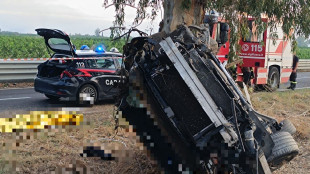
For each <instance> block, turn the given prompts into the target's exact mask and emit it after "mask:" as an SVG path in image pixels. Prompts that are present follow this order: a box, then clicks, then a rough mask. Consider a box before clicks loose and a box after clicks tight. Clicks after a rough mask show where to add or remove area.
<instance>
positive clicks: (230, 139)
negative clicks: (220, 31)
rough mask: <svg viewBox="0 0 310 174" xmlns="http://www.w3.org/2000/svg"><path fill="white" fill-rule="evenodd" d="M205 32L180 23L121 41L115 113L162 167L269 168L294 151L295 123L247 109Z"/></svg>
mask: <svg viewBox="0 0 310 174" xmlns="http://www.w3.org/2000/svg"><path fill="white" fill-rule="evenodd" d="M208 33H209V31H208V29H207V27H205V26H203V25H202V26H189V27H187V26H184V25H181V26H179V27H178V29H176V30H175V31H173V32H172V33H170V34H165V33H163V32H162V33H157V34H155V35H152V36H150V37H136V38H133V39H132V40H131V42H130V43H128V44H126V45H125V46H124V54H125V60H124V62H123V63H124V68H123V69H122V70H121V71H119V74H120V76H122V81H121V83H120V86H119V88H120V94H119V97H118V103H117V106H118V108H119V110H120V111H121V112H120V113H121V114H119V116H118V117H123V118H125V119H126V120H127V121H128V122H129V124H131V125H133V126H134V130H135V131H136V134H137V136H138V137H139V138H140V141H141V142H143V144H144V146H145V147H146V148H147V150H148V151H149V152H150V154H151V156H152V159H154V160H156V161H157V163H158V164H159V166H160V167H161V169H162V170H163V171H165V172H167V173H179V172H185V171H187V172H195V173H247V174H250V173H253V174H254V173H260V174H262V173H271V171H272V170H274V169H275V168H277V167H279V166H281V165H282V164H283V163H284V162H285V161H289V160H291V159H293V158H294V157H295V156H296V155H297V154H298V146H297V143H296V142H295V140H294V139H293V137H292V134H293V133H295V131H296V129H295V127H294V126H293V125H292V124H291V123H290V122H289V121H288V120H284V121H282V122H281V123H278V122H277V121H276V120H275V119H273V118H271V117H268V116H265V115H262V114H260V113H257V112H256V111H255V110H254V109H253V107H252V106H251V104H250V103H249V102H248V101H247V100H246V98H245V97H244V96H243V94H242V92H241V90H240V89H239V88H238V87H237V86H236V84H235V82H234V80H233V79H232V78H231V76H230V75H229V73H228V72H227V71H226V69H225V68H224V66H223V65H222V64H221V63H220V61H219V60H218V59H217V58H216V57H215V56H214V55H213V54H212V52H211V50H210V45H209V44H210V40H209V37H208Z"/></svg>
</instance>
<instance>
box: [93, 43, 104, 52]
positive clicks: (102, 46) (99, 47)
mask: <svg viewBox="0 0 310 174" xmlns="http://www.w3.org/2000/svg"><path fill="white" fill-rule="evenodd" d="M95 52H97V53H104V52H105V46H104V45H101V44H100V45H97V46H96V49H95Z"/></svg>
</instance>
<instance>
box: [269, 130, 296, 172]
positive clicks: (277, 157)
mask: <svg viewBox="0 0 310 174" xmlns="http://www.w3.org/2000/svg"><path fill="white" fill-rule="evenodd" d="M271 138H272V140H273V142H274V144H275V145H274V147H273V148H272V154H271V155H270V156H269V157H268V162H269V163H270V165H271V166H272V167H280V166H282V164H283V163H284V162H285V161H290V160H291V159H293V158H294V157H295V156H296V155H298V152H299V149H298V145H297V143H296V141H295V140H294V139H293V137H292V135H291V134H290V133H288V132H282V131H280V132H277V133H274V134H272V135H271Z"/></svg>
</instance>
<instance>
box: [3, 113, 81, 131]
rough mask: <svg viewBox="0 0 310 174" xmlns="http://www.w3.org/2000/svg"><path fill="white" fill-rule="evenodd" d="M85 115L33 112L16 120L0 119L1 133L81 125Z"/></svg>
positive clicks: (17, 117) (17, 116)
mask: <svg viewBox="0 0 310 174" xmlns="http://www.w3.org/2000/svg"><path fill="white" fill-rule="evenodd" d="M82 121H83V114H77V112H75V111H31V112H30V114H24V115H19V114H18V115H16V117H15V118H0V132H14V130H17V129H22V130H23V129H45V128H48V127H50V126H59V125H60V126H62V125H80V123H81V122H82Z"/></svg>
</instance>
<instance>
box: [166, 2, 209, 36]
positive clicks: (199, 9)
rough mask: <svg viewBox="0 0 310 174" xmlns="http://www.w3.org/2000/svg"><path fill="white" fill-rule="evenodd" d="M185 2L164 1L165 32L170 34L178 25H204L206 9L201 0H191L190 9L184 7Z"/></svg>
mask: <svg viewBox="0 0 310 174" xmlns="http://www.w3.org/2000/svg"><path fill="white" fill-rule="evenodd" d="M182 1H183V0H164V2H163V6H164V19H163V30H164V31H165V32H166V33H170V32H171V31H173V30H175V29H176V28H177V26H178V25H180V24H185V25H200V24H202V23H203V19H204V14H205V8H204V5H203V4H202V3H201V2H200V1H201V0H191V3H190V4H189V8H188V9H184V8H183V7H182Z"/></svg>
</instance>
